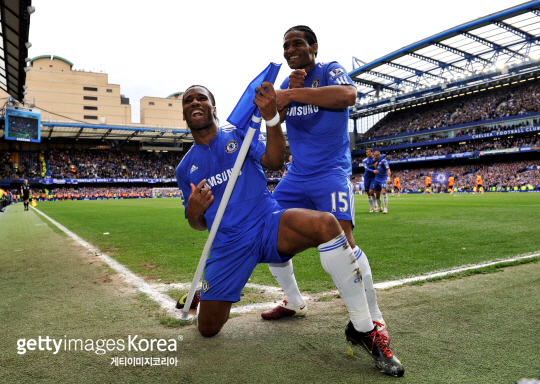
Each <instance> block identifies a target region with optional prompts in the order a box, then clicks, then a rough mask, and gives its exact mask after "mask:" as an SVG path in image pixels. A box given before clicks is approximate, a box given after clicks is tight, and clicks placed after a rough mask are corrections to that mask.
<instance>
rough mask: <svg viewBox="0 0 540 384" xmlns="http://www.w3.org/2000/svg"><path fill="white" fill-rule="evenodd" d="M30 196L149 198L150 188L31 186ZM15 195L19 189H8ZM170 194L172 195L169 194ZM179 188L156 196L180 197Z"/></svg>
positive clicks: (38, 198) (59, 198)
mask: <svg viewBox="0 0 540 384" xmlns="http://www.w3.org/2000/svg"><path fill="white" fill-rule="evenodd" d="M31 191H32V198H35V199H36V200H37V201H45V200H88V199H98V198H99V199H120V198H150V197H156V196H153V193H152V188H144V187H80V186H77V187H67V188H54V189H45V188H36V189H34V188H32V189H31ZM9 192H11V193H12V194H13V196H15V199H16V197H17V196H20V190H17V189H13V190H10V191H9ZM170 194H172V196H170ZM181 195H182V192H181V191H180V190H179V189H176V190H174V191H173V190H170V191H168V192H162V193H160V196H158V197H180V196H181Z"/></svg>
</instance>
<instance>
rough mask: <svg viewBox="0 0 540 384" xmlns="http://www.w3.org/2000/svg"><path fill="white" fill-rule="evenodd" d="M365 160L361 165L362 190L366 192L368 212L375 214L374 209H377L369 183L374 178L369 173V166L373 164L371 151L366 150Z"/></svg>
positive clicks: (372, 174) (370, 172)
mask: <svg viewBox="0 0 540 384" xmlns="http://www.w3.org/2000/svg"><path fill="white" fill-rule="evenodd" d="M366 156H367V157H366V158H365V159H364V160H362V165H363V166H364V188H365V189H366V192H367V199H368V203H369V212H375V208H377V205H376V203H375V197H374V196H375V195H374V193H373V189H372V188H371V183H372V182H373V179H374V178H375V174H374V173H373V172H372V171H370V169H371V165H372V164H373V161H374V160H373V149H371V148H368V149H366Z"/></svg>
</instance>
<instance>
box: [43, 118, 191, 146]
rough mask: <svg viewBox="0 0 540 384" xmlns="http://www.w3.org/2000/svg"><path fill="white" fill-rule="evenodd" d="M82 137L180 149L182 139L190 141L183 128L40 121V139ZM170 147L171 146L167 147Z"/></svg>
mask: <svg viewBox="0 0 540 384" xmlns="http://www.w3.org/2000/svg"><path fill="white" fill-rule="evenodd" d="M47 139H75V140H78V139H83V140H84V139H86V140H101V141H106V142H108V143H114V146H118V145H123V144H124V143H127V142H130V141H138V142H140V143H141V144H142V143H145V145H154V146H163V149H164V150H166V149H173V148H180V149H181V146H180V144H181V143H183V142H188V143H192V142H193V137H192V135H191V132H190V131H189V130H187V129H175V128H163V127H153V126H145V125H140V124H137V125H124V126H117V125H106V124H99V125H98V124H95V125H93V124H81V123H70V122H64V123H62V122H42V129H41V140H42V141H43V140H47ZM171 147H172V148H171Z"/></svg>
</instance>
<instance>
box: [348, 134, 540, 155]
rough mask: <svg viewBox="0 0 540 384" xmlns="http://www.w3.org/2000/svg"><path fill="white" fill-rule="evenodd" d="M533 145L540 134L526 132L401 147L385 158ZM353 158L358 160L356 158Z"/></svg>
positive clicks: (539, 137)
mask: <svg viewBox="0 0 540 384" xmlns="http://www.w3.org/2000/svg"><path fill="white" fill-rule="evenodd" d="M534 145H540V136H538V135H536V134H528V135H523V136H519V137H513V138H509V137H502V138H500V139H497V140H494V139H492V138H490V139H483V140H476V141H468V142H466V143H465V144H459V143H448V144H443V145H441V146H440V147H436V146H433V147H428V148H422V149H402V150H397V151H391V152H388V153H387V155H386V158H387V160H400V159H407V158H417V157H424V156H434V155H448V154H453V153H463V152H480V151H489V150H493V149H507V148H518V147H527V146H534ZM383 153H384V152H383ZM355 160H356V161H357V162H358V160H357V159H355ZM360 162H361V161H360Z"/></svg>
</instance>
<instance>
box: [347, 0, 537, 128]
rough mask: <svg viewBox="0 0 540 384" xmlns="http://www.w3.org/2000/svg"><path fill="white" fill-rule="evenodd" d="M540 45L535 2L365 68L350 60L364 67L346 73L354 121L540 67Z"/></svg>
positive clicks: (408, 48)
mask: <svg viewBox="0 0 540 384" xmlns="http://www.w3.org/2000/svg"><path fill="white" fill-rule="evenodd" d="M539 41H540V1H539V0H536V1H531V2H528V3H525V4H522V5H519V6H516V7H513V8H510V9H506V10H504V11H501V12H498V13H494V14H491V15H488V16H485V17H482V18H480V19H477V20H474V21H471V22H469V23H465V24H462V25H459V26H457V27H454V28H451V29H449V30H447V31H444V32H441V33H438V34H436V35H434V36H431V37H429V38H427V39H424V40H421V41H419V42H416V43H414V44H411V45H409V46H407V47H404V48H402V49H399V50H397V51H395V52H392V53H390V54H388V55H386V56H384V57H381V58H380V59H378V60H375V61H373V62H371V63H368V64H365V63H362V62H361V61H360V60H358V59H356V58H353V66H354V64H355V63H361V64H362V66H360V67H359V68H356V69H353V71H351V72H350V73H349V75H350V77H351V78H352V80H353V81H354V82H355V83H356V85H357V89H358V102H357V105H356V108H355V109H354V111H357V110H359V109H363V110H364V111H363V113H357V114H356V116H359V115H360V116H361V115H368V114H372V113H377V112H380V109H379V108H377V105H379V106H381V105H382V104H386V105H387V107H388V106H390V107H391V105H390V104H394V103H396V102H397V101H399V99H405V98H406V97H408V96H410V95H411V94H414V93H420V92H423V93H426V90H436V91H438V92H441V91H443V90H444V89H446V88H447V87H450V86H451V85H452V84H453V83H456V84H457V83H463V82H464V81H465V80H467V79H471V80H474V79H475V78H478V79H479V78H481V77H483V76H484V77H485V76H488V75H490V74H489V72H490V71H491V72H494V73H495V72H502V73H504V72H505V71H506V73H507V69H508V68H509V67H515V66H531V65H534V66H540V61H539V60H540V45H539ZM431 93H433V92H431ZM364 105H366V107H363V106H364ZM387 110H388V108H387ZM353 117H354V116H353Z"/></svg>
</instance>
